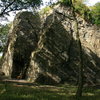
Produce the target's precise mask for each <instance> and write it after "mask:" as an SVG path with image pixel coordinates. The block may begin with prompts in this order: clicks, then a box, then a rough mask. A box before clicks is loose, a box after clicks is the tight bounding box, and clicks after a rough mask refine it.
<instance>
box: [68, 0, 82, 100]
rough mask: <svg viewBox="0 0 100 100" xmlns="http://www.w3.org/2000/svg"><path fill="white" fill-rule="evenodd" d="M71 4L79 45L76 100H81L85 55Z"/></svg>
mask: <svg viewBox="0 0 100 100" xmlns="http://www.w3.org/2000/svg"><path fill="white" fill-rule="evenodd" d="M70 2H71V8H72V12H73V16H74V20H75V31H76V38H77V39H76V40H77V43H78V45H79V52H80V53H79V75H78V76H79V77H78V89H77V92H76V100H80V98H81V97H82V89H83V57H82V56H83V54H82V45H81V40H80V35H79V30H78V21H77V18H76V14H75V8H74V5H73V2H72V0H70Z"/></svg>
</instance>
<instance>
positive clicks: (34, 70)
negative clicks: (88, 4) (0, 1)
mask: <svg viewBox="0 0 100 100" xmlns="http://www.w3.org/2000/svg"><path fill="white" fill-rule="evenodd" d="M77 21H78V29H79V35H80V39H81V45H82V49H83V53H82V55H83V63H84V78H85V80H84V81H85V82H86V83H89V84H95V83H100V78H99V76H100V30H99V29H95V27H94V26H92V25H91V24H90V23H87V22H86V21H85V20H83V19H82V18H81V17H80V16H78V15H77ZM76 38H77V37H76V26H75V20H74V17H73V14H72V11H71V9H70V8H68V7H63V6H59V5H58V6H56V7H55V8H54V10H53V11H52V13H51V14H49V15H48V16H47V17H46V20H44V21H43V19H40V17H39V16H38V15H37V14H36V15H33V14H32V13H30V12H22V13H19V14H18V15H17V16H16V18H15V20H14V23H13V28H12V31H11V32H10V33H9V38H8V43H7V47H6V49H5V52H4V56H3V64H2V70H3V72H4V73H5V75H6V76H10V77H12V78H17V77H18V76H20V78H22V79H27V80H28V81H32V82H39V83H42V84H57V83H64V82H69V83H72V82H74V83H75V84H77V80H78V79H77V78H78V68H79V60H80V59H79V55H80V50H79V44H78V43H77V40H76Z"/></svg>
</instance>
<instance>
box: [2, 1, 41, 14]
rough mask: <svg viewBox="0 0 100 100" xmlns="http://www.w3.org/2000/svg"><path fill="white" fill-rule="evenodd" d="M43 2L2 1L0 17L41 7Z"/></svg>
mask: <svg viewBox="0 0 100 100" xmlns="http://www.w3.org/2000/svg"><path fill="white" fill-rule="evenodd" d="M41 3H42V0H0V16H3V15H7V14H8V13H9V12H11V11H16V10H22V9H27V8H29V7H33V8H36V7H39V6H40V4H41Z"/></svg>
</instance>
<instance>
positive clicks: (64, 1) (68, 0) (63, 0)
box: [59, 0, 71, 6]
mask: <svg viewBox="0 0 100 100" xmlns="http://www.w3.org/2000/svg"><path fill="white" fill-rule="evenodd" d="M59 2H60V3H61V4H63V5H66V6H70V5H71V1H70V0H60V1H59Z"/></svg>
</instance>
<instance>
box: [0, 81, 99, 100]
mask: <svg viewBox="0 0 100 100" xmlns="http://www.w3.org/2000/svg"><path fill="white" fill-rule="evenodd" d="M83 91H84V93H83V97H82V99H81V100H100V89H95V88H85V89H84V90H83ZM75 92H76V87H75V86H69V85H63V86H47V85H39V86H27V85H24V86H23V85H17V84H15V83H13V84H12V83H10V84H7V86H6V90H5V85H4V84H2V83H0V100H75Z"/></svg>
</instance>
